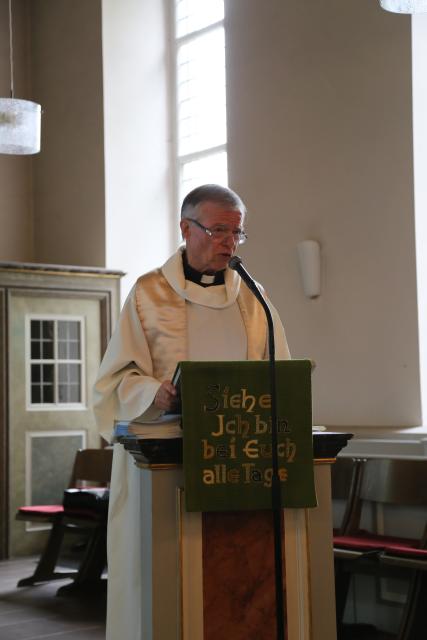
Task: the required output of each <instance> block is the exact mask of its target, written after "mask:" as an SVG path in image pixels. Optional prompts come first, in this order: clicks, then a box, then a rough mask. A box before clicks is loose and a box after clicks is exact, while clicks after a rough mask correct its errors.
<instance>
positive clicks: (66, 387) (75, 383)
mask: <svg viewBox="0 0 427 640" xmlns="http://www.w3.org/2000/svg"><path fill="white" fill-rule="evenodd" d="M58 377H59V385H58V400H59V402H80V398H81V394H80V389H81V384H80V365H79V364H60V365H59V366H58Z"/></svg>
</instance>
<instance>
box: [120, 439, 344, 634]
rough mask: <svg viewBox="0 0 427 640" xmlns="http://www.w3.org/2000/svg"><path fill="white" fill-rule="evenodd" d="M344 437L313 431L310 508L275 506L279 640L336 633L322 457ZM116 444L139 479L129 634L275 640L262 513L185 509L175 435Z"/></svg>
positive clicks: (267, 530)
mask: <svg viewBox="0 0 427 640" xmlns="http://www.w3.org/2000/svg"><path fill="white" fill-rule="evenodd" d="M350 437H351V435H349V434H334V433H327V432H322V433H314V434H313V443H314V457H315V467H314V469H315V485H316V493H317V500H318V506H317V507H316V508H314V509H284V510H283V534H284V564H285V572H284V575H285V576H286V578H285V585H284V590H285V591H286V595H285V597H286V622H287V640H326V639H327V640H335V638H336V628H335V591H334V567H333V545H332V513H331V490H330V465H331V464H333V462H334V459H335V456H336V455H337V453H338V452H339V450H340V449H341V448H342V447H343V446H345V445H346V444H347V440H348V439H349V438H350ZM122 443H123V445H124V446H125V448H126V449H127V450H128V452H129V454H130V455H133V456H134V458H135V461H136V464H137V465H138V467H139V468H140V472H141V486H142V504H141V510H142V514H143V523H144V525H143V532H142V540H141V545H142V564H141V579H142V584H143V601H142V603H141V607H142V619H143V626H144V630H143V635H142V638H141V639H136V640H211V639H213V638H215V639H216V640H225V639H227V640H240V639H243V638H245V639H246V640H248V639H251V640H252V639H253V640H264V639H265V640H275V624H274V593H273V591H274V577H273V572H274V568H273V559H272V556H273V550H272V524H271V523H270V512H268V511H253V512H247V511H243V512H217V513H198V512H192V513H189V512H187V511H186V510H185V507H184V499H183V470H182V466H181V464H180V463H179V461H178V460H179V447H177V443H176V442H169V443H168V442H167V441H163V444H161V445H159V443H156V444H155V445H154V446H153V442H152V441H147V440H145V441H144V440H139V439H138V438H123V439H122Z"/></svg>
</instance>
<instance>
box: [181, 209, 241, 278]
mask: <svg viewBox="0 0 427 640" xmlns="http://www.w3.org/2000/svg"><path fill="white" fill-rule="evenodd" d="M243 218H244V216H243V215H242V214H241V213H240V211H232V210H229V209H227V208H224V207H223V206H222V205H219V204H217V203H215V202H202V203H200V204H199V205H198V207H197V215H196V219H197V220H198V222H200V224H202V225H203V226H204V227H207V228H208V229H212V228H214V227H216V226H217V225H221V226H224V227H227V228H229V229H231V230H232V231H235V230H237V229H240V230H241V229H242V228H243ZM181 231H182V237H183V238H184V240H185V242H186V252H187V260H188V262H189V264H190V266H192V267H193V269H196V270H197V271H200V272H202V273H209V272H215V271H220V270H221V269H225V268H226V266H227V265H228V261H229V260H230V258H231V256H232V255H233V254H234V252H235V250H236V247H237V240H236V239H235V237H234V236H233V235H232V234H231V233H230V234H228V235H227V236H226V237H224V238H222V239H221V240H218V239H215V238H210V237H209V236H208V235H207V233H206V232H205V231H203V229H200V227H198V226H197V225H196V224H194V223H193V222H190V220H189V219H188V218H187V219H185V218H184V220H181Z"/></svg>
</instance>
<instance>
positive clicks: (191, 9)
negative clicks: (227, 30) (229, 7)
mask: <svg viewBox="0 0 427 640" xmlns="http://www.w3.org/2000/svg"><path fill="white" fill-rule="evenodd" d="M175 11H176V14H175V15H176V35H177V36H178V37H180V36H183V35H185V34H186V33H190V32H191V31H196V30H197V29H202V28H203V27H207V26H208V25H210V24H214V23H215V22H218V21H219V20H223V19H224V0H175Z"/></svg>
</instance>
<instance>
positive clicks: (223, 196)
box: [181, 184, 246, 220]
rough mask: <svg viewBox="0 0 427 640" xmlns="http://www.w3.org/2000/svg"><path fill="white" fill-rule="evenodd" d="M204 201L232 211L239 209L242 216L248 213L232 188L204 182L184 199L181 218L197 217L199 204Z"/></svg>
mask: <svg viewBox="0 0 427 640" xmlns="http://www.w3.org/2000/svg"><path fill="white" fill-rule="evenodd" d="M202 202H214V203H215V204H219V205H222V206H224V207H226V208H228V209H230V210H231V211H239V212H240V213H241V214H242V216H244V215H245V214H246V207H245V205H244V203H243V201H242V199H241V198H240V196H238V195H237V193H235V192H234V191H232V189H229V188H228V187H222V186H221V185H219V184H203V185H201V186H200V187H196V188H195V189H193V190H192V191H190V193H188V194H187V195H186V196H185V198H184V200H183V201H182V207H181V220H183V219H184V218H193V219H194V218H195V217H196V215H197V211H196V209H197V206H198V205H199V204H201V203H202Z"/></svg>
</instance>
